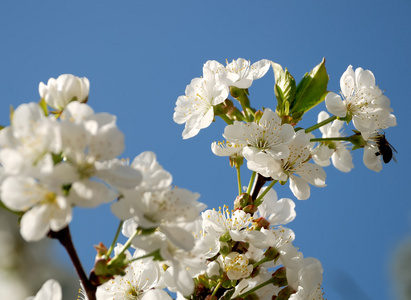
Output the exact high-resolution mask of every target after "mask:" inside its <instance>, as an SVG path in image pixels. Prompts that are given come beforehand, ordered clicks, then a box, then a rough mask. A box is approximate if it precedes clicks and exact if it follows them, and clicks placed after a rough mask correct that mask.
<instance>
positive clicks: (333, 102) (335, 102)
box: [325, 92, 347, 118]
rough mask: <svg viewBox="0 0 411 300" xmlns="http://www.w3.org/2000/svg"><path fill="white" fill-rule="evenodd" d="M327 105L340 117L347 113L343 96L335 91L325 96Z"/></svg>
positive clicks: (329, 109)
mask: <svg viewBox="0 0 411 300" xmlns="http://www.w3.org/2000/svg"><path fill="white" fill-rule="evenodd" d="M325 105H326V106H327V110H328V111H329V112H330V113H332V114H333V115H336V116H338V117H342V118H343V117H345V116H346V115H347V108H346V106H345V104H344V102H343V101H342V99H341V97H340V96H339V95H337V94H335V93H332V92H330V93H328V94H327V96H326V97H325Z"/></svg>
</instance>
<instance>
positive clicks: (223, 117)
mask: <svg viewBox="0 0 411 300" xmlns="http://www.w3.org/2000/svg"><path fill="white" fill-rule="evenodd" d="M218 116H219V117H220V118H221V119H223V120H224V121H225V122H226V123H227V124H228V125H231V124H233V121H232V120H231V119H230V118H229V117H228V116H227V115H225V114H221V115H218Z"/></svg>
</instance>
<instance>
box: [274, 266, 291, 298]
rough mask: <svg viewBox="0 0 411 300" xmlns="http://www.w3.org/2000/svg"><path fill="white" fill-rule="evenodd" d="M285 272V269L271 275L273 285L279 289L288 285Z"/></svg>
mask: <svg viewBox="0 0 411 300" xmlns="http://www.w3.org/2000/svg"><path fill="white" fill-rule="evenodd" d="M286 272H287V271H286V269H285V267H282V268H279V269H277V271H275V273H274V274H273V275H272V277H273V278H274V282H273V284H274V285H276V286H279V287H281V286H286V285H287V284H288V282H287V273H286ZM287 299H288V298H287Z"/></svg>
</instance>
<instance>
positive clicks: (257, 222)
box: [253, 217, 270, 230]
mask: <svg viewBox="0 0 411 300" xmlns="http://www.w3.org/2000/svg"><path fill="white" fill-rule="evenodd" d="M253 222H254V230H261V228H265V229H268V227H269V226H270V222H268V221H267V219H265V218H263V217H260V218H258V219H254V220H253Z"/></svg>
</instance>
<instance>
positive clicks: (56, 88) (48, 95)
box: [39, 74, 90, 110]
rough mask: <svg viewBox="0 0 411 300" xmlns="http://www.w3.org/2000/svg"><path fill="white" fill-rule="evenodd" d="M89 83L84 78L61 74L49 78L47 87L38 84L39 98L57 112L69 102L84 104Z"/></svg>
mask: <svg viewBox="0 0 411 300" xmlns="http://www.w3.org/2000/svg"><path fill="white" fill-rule="evenodd" d="M89 88H90V82H89V80H88V79H87V78H86V77H82V78H80V77H77V76H74V75H71V74H63V75H60V76H59V77H57V79H55V78H50V79H49V80H48V81H47V85H46V84H44V83H43V82H40V84H39V93H40V97H41V98H42V99H44V100H45V101H46V103H47V104H48V105H49V106H50V107H52V108H54V109H57V110H63V109H64V108H65V107H66V106H67V104H69V103H70V102H71V101H79V102H86V101H87V98H88V94H89Z"/></svg>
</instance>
